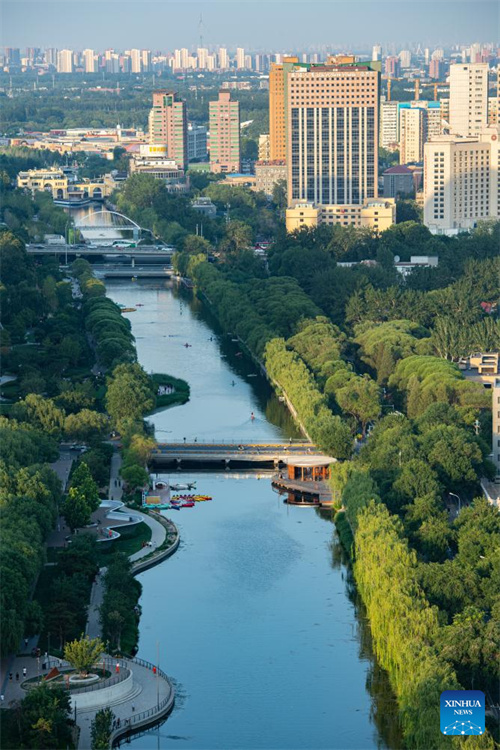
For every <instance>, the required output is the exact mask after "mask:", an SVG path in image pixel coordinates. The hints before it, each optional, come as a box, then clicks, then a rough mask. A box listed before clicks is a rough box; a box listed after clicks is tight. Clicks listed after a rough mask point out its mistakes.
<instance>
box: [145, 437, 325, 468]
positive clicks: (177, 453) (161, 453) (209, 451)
mask: <svg viewBox="0 0 500 750" xmlns="http://www.w3.org/2000/svg"><path fill="white" fill-rule="evenodd" d="M310 456H322V453H321V451H319V450H318V449H317V448H316V447H315V446H314V445H313V444H312V443H309V442H307V441H294V442H292V443H290V442H288V443H286V442H283V443H268V442H266V443H230V442H228V443H224V442H219V443H207V442H205V443H204V442H196V443H185V442H182V443H158V444H157V447H156V448H155V449H154V450H153V452H152V455H151V461H152V463H155V464H159V463H168V462H175V463H177V464H180V463H183V462H186V463H189V462H196V463H223V464H225V465H227V464H230V463H235V464H240V463H243V464H248V463H254V464H260V465H264V464H273V465H278V464H280V463H286V461H287V460H288V459H289V458H291V457H293V458H294V459H298V460H300V459H304V458H306V457H310Z"/></svg>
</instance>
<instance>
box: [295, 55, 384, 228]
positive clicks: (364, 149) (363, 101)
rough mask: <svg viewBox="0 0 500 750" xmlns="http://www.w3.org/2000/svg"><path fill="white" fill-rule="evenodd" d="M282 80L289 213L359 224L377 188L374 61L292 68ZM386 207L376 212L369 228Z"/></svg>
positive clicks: (376, 68)
mask: <svg viewBox="0 0 500 750" xmlns="http://www.w3.org/2000/svg"><path fill="white" fill-rule="evenodd" d="M286 82H287V86H286V104H287V127H286V134H287V154H288V155H289V156H288V159H287V168H288V173H287V194H288V207H289V209H291V210H293V209H294V207H295V206H296V205H304V204H312V205H315V206H317V207H319V209H320V213H319V215H320V218H321V221H326V222H328V223H342V224H348V223H349V224H354V225H356V226H362V225H363V222H364V220H365V219H366V221H368V220H369V219H368V217H369V216H370V215H371V204H370V205H369V201H372V200H374V199H375V200H376V199H377V191H378V154H377V150H378V142H379V137H378V128H379V87H380V63H371V62H369V63H348V64H335V65H311V66H303V65H301V66H295V67H293V68H292V70H290V71H289V72H288V74H287V76H286ZM362 209H364V214H363V215H362ZM386 210H387V211H388V209H387V207H386V206H385V203H384V202H382V205H381V206H376V207H375V210H374V212H373V219H374V225H375V226H380V223H382V222H380V223H379V221H378V219H379V214H380V216H381V215H382V213H383V212H384V211H386ZM299 213H300V212H299ZM389 214H390V215H392V212H391V211H388V215H389ZM293 215H294V214H293V211H291V213H290V214H288V213H287V221H288V217H289V216H290V221H291V218H292V216H293ZM362 216H364V217H365V219H363V218H362ZM384 217H385V214H384ZM299 219H300V216H299ZM299 223H300V222H299Z"/></svg>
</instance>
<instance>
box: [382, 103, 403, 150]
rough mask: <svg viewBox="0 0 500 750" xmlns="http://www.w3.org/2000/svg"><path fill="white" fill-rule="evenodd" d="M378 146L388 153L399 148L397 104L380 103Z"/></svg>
mask: <svg viewBox="0 0 500 750" xmlns="http://www.w3.org/2000/svg"><path fill="white" fill-rule="evenodd" d="M380 145H381V146H382V148H387V149H389V151H396V150H397V148H398V146H399V102H388V101H383V102H380Z"/></svg>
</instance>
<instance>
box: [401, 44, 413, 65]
mask: <svg viewBox="0 0 500 750" xmlns="http://www.w3.org/2000/svg"><path fill="white" fill-rule="evenodd" d="M399 59H400V61H401V67H402V68H410V67H411V52H410V50H409V49H403V50H401V52H400V53H399Z"/></svg>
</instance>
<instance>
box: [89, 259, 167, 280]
mask: <svg viewBox="0 0 500 750" xmlns="http://www.w3.org/2000/svg"><path fill="white" fill-rule="evenodd" d="M132 260H134V259H132ZM92 270H93V271H94V273H95V275H96V276H97V278H103V279H130V278H131V277H132V276H134V277H135V278H137V279H169V278H170V277H171V276H172V273H173V270H172V266H171V265H170V263H168V264H165V265H156V264H153V263H152V264H151V265H147V266H137V265H136V264H135V263H134V262H132V265H128V264H120V265H113V264H103V265H94V264H93V265H92Z"/></svg>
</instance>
